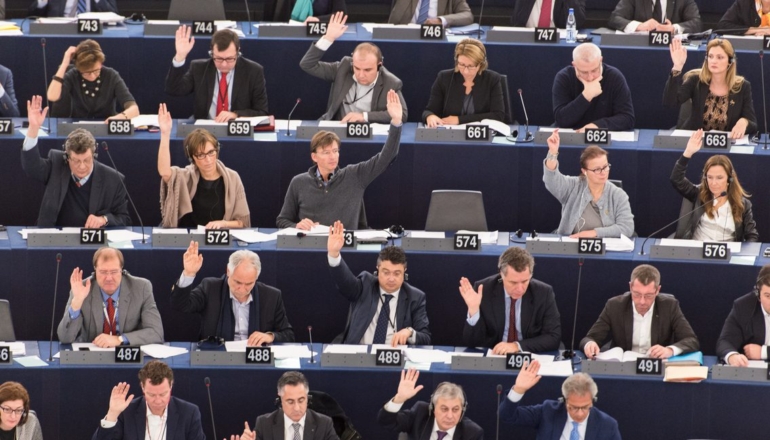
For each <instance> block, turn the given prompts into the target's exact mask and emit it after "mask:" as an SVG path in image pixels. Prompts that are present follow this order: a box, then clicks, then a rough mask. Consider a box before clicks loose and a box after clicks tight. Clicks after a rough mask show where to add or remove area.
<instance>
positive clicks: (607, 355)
mask: <svg viewBox="0 0 770 440" xmlns="http://www.w3.org/2000/svg"><path fill="white" fill-rule="evenodd" d="M645 356H647V354H646V353H637V352H635V351H626V352H624V351H623V349H622V348H620V347H614V348H611V349H609V350H607V351H603V352H601V353H599V354H598V355H597V356H596V360H597V361H619V362H631V361H635V360H637V359H638V358H640V357H645Z"/></svg>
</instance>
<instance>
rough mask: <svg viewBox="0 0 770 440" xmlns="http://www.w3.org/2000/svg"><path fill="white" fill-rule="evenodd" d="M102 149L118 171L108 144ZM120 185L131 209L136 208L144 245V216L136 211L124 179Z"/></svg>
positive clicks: (105, 143) (103, 145)
mask: <svg viewBox="0 0 770 440" xmlns="http://www.w3.org/2000/svg"><path fill="white" fill-rule="evenodd" d="M102 149H103V150H104V151H105V152H106V153H107V157H109V158H110V162H111V163H112V168H114V169H115V171H118V167H116V166H115V161H114V160H112V154H110V149H109V148H107V142H102ZM120 184H121V185H123V191H125V192H126V197H128V201H129V202H131V207H132V208H134V214H136V218H137V219H139V226H141V227H142V244H145V243H146V241H145V238H144V222H143V221H142V216H141V215H139V211H138V210H137V209H136V205H134V200H133V199H131V194H129V192H128V188H126V183H125V182H123V179H120Z"/></svg>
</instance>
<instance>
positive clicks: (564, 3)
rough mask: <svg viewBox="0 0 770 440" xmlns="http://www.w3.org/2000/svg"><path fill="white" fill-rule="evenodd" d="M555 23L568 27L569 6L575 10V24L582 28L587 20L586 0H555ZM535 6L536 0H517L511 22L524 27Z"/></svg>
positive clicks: (557, 25) (559, 26)
mask: <svg viewBox="0 0 770 440" xmlns="http://www.w3.org/2000/svg"><path fill="white" fill-rule="evenodd" d="M552 5H553V6H552V7H553V23H554V24H555V25H556V27H558V28H561V29H564V28H566V27H567V17H569V8H572V9H574V10H575V24H576V25H577V28H578V29H582V28H583V25H584V24H585V22H586V2H585V0H554V2H553V3H552ZM533 7H535V0H516V4H515V5H513V15H512V16H511V24H513V26H518V27H524V26H526V25H527V20H529V16H530V15H531V14H532V8H533Z"/></svg>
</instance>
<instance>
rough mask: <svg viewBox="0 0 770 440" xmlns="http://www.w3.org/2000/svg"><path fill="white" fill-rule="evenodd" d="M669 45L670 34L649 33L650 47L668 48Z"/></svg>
mask: <svg viewBox="0 0 770 440" xmlns="http://www.w3.org/2000/svg"><path fill="white" fill-rule="evenodd" d="M669 44H671V32H658V31H650V46H668V45H669Z"/></svg>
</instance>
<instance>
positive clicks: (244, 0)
mask: <svg viewBox="0 0 770 440" xmlns="http://www.w3.org/2000/svg"><path fill="white" fill-rule="evenodd" d="M243 3H244V4H246V15H247V16H248V20H249V35H251V30H252V29H253V28H254V26H252V25H251V12H249V0H243ZM214 440H216V436H214Z"/></svg>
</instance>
